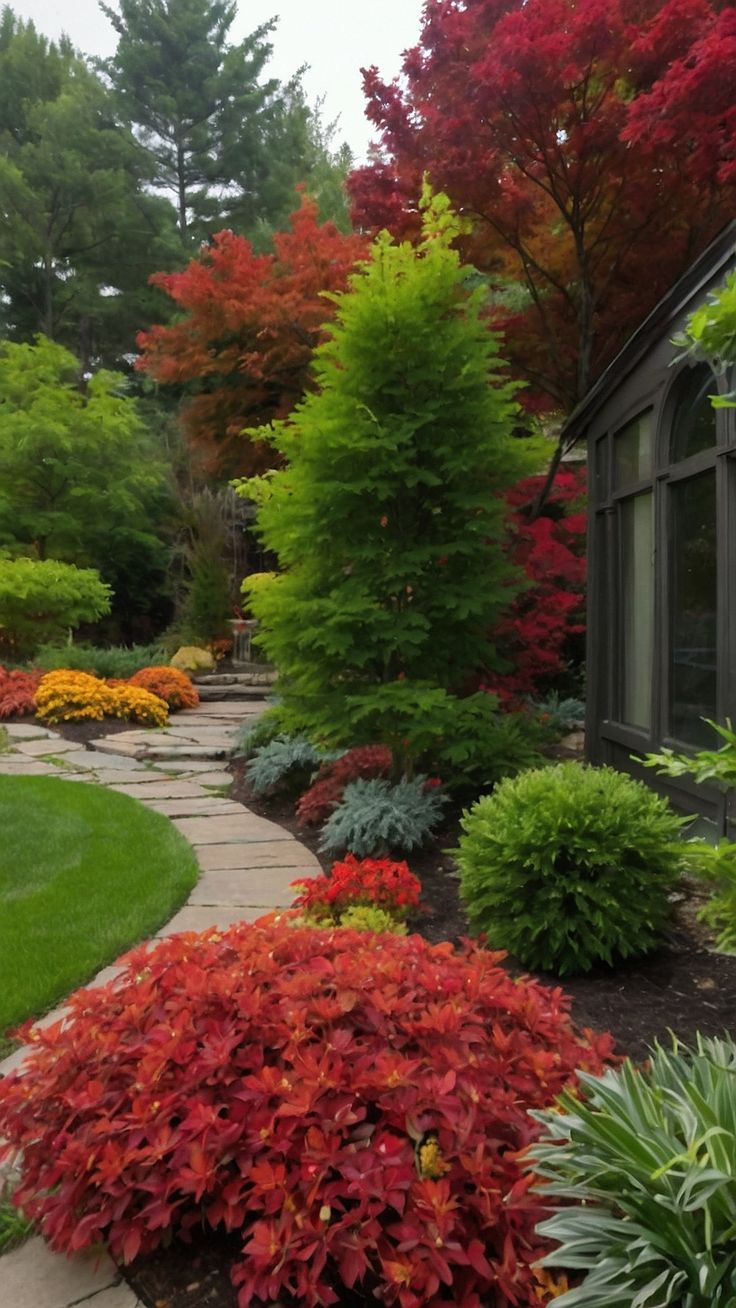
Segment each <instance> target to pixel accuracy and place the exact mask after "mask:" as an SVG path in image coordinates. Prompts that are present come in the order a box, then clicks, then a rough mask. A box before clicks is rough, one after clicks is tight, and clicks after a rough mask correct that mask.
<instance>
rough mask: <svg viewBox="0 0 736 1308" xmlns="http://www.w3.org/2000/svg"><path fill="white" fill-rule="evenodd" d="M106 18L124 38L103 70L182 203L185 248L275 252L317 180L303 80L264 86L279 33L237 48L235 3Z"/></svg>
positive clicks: (188, 2) (165, 6)
mask: <svg viewBox="0 0 736 1308" xmlns="http://www.w3.org/2000/svg"><path fill="white" fill-rule="evenodd" d="M100 7H101V9H102V10H103V12H104V13H105V14H106V15H107V17H108V18H109V19H110V21H111V23H112V24H113V26H114V28H115V30H116V32H117V34H118V38H119V39H118V46H117V50H116V52H115V55H114V56H113V57H112V59H109V60H108V61H107V62H106V63H105V64H104V65H103V66H104V68H105V71H106V72H107V74H108V76H109V78H110V82H111V85H112V86H113V88H114V90H115V91H116V93H117V96H118V100H119V103H120V105H121V107H122V111H123V113H124V114H125V116H126V118H127V121H128V122H130V123H131V124H132V125H133V127H134V128H135V130H136V132H137V134H138V136H139V139H140V141H141V143H142V144H143V145H144V146H145V148H146V150H147V151H148V152H149V153H150V155H151V158H152V160H153V166H154V172H155V179H156V185H157V186H158V187H159V188H161V189H162V190H164V191H166V192H167V193H168V194H171V195H173V196H175V199H176V209H177V215H178V226H179V233H180V236H181V238H182V240H183V241H185V242H187V241H189V242H194V241H196V240H201V239H203V238H206V237H208V236H211V235H212V234H213V233H214V232H216V231H219V230H220V229H221V228H223V227H231V228H233V229H234V230H236V231H238V232H240V233H242V234H245V235H248V236H253V237H255V238H258V237H259V236H260V237H261V243H263V241H264V240H265V239H266V237H267V236H268V234H269V233H270V231H271V230H273V229H275V228H278V227H279V226H281V225H282V224H283V222H284V220H285V218H286V216H287V215H288V213H289V212H290V210H291V209H292V208H293V200H294V194H293V192H294V186H295V185H296V183H298V182H300V181H308V180H309V176H308V174H309V171H310V162H309V158H308V156H309V154H310V151H312V152H313V151H314V147H315V140H316V137H315V131H314V129H313V125H312V117H313V115H312V113H311V111H310V110H309V108H308V106H307V104H306V101H305V98H304V93H303V90H302V87H301V82H300V74H299V73H297V74H296V76H295V77H294V78H293V79H292V80H291V81H290V82H289V83H288V84H286V85H285V86H283V85H281V84H280V83H279V82H278V81H277V80H276V79H274V78H266V77H264V73H265V69H266V65H267V63H268V60H269V58H270V55H271V50H272V47H271V44H270V41H269V37H270V35H271V33H272V32H273V30H274V27H275V21H272V22H269V23H263V24H262V25H261V26H260V27H258V28H256V29H255V31H253V32H251V34H250V35H249V36H247V37H245V39H244V40H243V41H241V42H240V43H239V44H237V45H234V44H230V43H229V42H228V34H229V32H230V28H231V26H232V23H233V20H234V18H235V13H236V5H235V2H234V0H148V2H147V3H146V4H145V5H143V4H141V3H140V0H119V4H118V7H117V8H112V7H111V6H110V5H107V4H104V3H102V2H101V4H100ZM319 162H320V164H322V165H323V164H324V162H325V157H324V152H322V153H320V156H319ZM330 216H331V215H330Z"/></svg>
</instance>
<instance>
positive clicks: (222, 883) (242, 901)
mask: <svg viewBox="0 0 736 1308" xmlns="http://www.w3.org/2000/svg"><path fill="white" fill-rule="evenodd" d="M298 877H299V873H298V872H297V870H296V868H293V867H288V868H283V867H279V868H252V869H250V870H249V871H247V872H240V871H236V870H235V869H233V868H231V869H227V870H226V869H223V870H221V871H219V872H205V873H204V874H203V875H202V876H201V877H200V879H199V881H198V882H197V884H196V886H195V887H194V890H193V891H192V893H191V895H190V896H189V901H188V903H189V905H191V906H196V905H198V904H201V905H203V906H204V905H209V906H212V905H215V906H216V905H233V904H236V905H244V906H247V907H257V906H258V905H261V906H263V907H267V908H288V907H289V906H290V905H291V904H292V903H293V900H294V896H295V894H296V891H295V890H294V889H293V888H292V886H291V882H292V881H295V880H297V879H298Z"/></svg>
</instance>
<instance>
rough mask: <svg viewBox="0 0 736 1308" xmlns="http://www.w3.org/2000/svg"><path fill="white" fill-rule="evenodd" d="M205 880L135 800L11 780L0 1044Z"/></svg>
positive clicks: (1, 794)
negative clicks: (10, 1031) (8, 1031)
mask: <svg viewBox="0 0 736 1308" xmlns="http://www.w3.org/2000/svg"><path fill="white" fill-rule="evenodd" d="M196 879H197V864H196V860H195V857H194V854H193V852H192V850H191V848H190V846H189V845H188V844H187V842H186V841H185V840H184V838H183V836H181V835H180V834H179V832H178V831H177V830H176V828H175V827H174V826H173V825H172V824H171V822H169V820H168V818H165V817H162V816H161V814H160V813H152V812H151V811H150V810H149V809H147V808H144V807H143V805H142V804H139V803H138V802H137V801H136V800H134V799H129V798H128V797H127V795H118V794H116V793H115V791H112V790H106V789H103V788H102V787H101V786H94V785H85V784H83V783H80V782H70V781H61V780H58V779H57V778H55V777H8V776H0V1037H2V1034H3V1032H4V1031H5V1030H6V1029H7V1027H9V1026H13V1025H15V1024H16V1023H18V1022H20V1021H22V1020H23V1019H24V1018H26V1017H29V1016H38V1015H40V1014H42V1013H43V1012H45V1011H46V1010H47V1009H49V1008H51V1007H53V1005H54V1004H55V1003H56V1002H57V1001H58V1000H59V999H62V998H63V997H64V996H65V995H66V994H67V993H68V992H69V991H70V990H73V989H74V987H75V986H78V985H83V984H84V983H85V982H87V981H89V980H90V979H91V977H93V976H94V974H95V972H96V971H97V970H98V969H99V968H101V967H104V966H105V965H106V964H107V963H110V962H112V961H113V960H114V959H115V958H117V956H118V955H119V954H120V953H121V952H122V951H123V950H124V949H126V948H128V947H130V946H131V945H134V944H136V943H137V942H138V941H139V940H142V939H144V938H145V937H146V936H148V935H150V934H151V933H152V932H153V931H155V930H156V928H157V927H159V926H160V925H161V924H162V923H163V922H165V921H167V919H168V918H169V917H170V916H171V914H172V913H173V911H174V910H175V909H176V908H177V907H178V906H179V905H180V904H181V903H183V902H184V900H185V899H186V897H187V895H188V893H189V891H190V889H191V887H192V886H193V885H194V883H195V881H196Z"/></svg>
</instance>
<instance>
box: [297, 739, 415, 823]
mask: <svg viewBox="0 0 736 1308" xmlns="http://www.w3.org/2000/svg"><path fill="white" fill-rule="evenodd" d="M392 767H393V756H392V754H391V750H390V749H387V748H386V746H385V745H359V746H358V747H357V748H356V749H349V750H348V752H347V754H343V756H342V758H339V759H337V760H336V761H335V762H334V763H323V765H322V767H321V768H320V770H319V772H318V773H317V776H316V779H315V781H314V782H313V784H312V785H311V786H310V787H309V790H305V792H304V794H303V795H302V797H301V799H300V800H299V803H298V804H297V806H296V815H297V819H298V821H299V825H300V826H302V827H309V826H320V825H321V823H322V822H325V821H326V820H327V818H328V817H329V816H330V813H331V812H332V810H333V808H335V807H336V806H337V805H338V804H339V803H340V800H341V799H342V795H343V791H344V789H345V787H346V786H347V785H349V784H350V782H351V781H358V780H359V779H361V778H363V779H365V780H366V781H368V780H370V778H371V777H387V776H388V775H389V773H390V771H391V768H392Z"/></svg>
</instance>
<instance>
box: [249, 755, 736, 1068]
mask: <svg viewBox="0 0 736 1308" xmlns="http://www.w3.org/2000/svg"><path fill="white" fill-rule="evenodd" d="M231 771H232V772H233V775H234V783H233V789H232V797H233V798H234V799H237V800H239V801H240V802H241V803H243V804H247V806H248V808H250V809H252V810H253V812H255V813H258V814H260V815H261V816H263V817H267V818H269V819H270V820H271V821H272V822H278V823H279V825H280V826H283V827H285V828H286V830H288V831H290V832H292V833H293V834H294V835H295V836H296V837H297V839H298V840H301V841H302V842H303V843H304V844H305V845H306V846H307V848H308V849H310V850H312V851H313V852H314V853H315V854H316V855H317V857H318V858H319V859H320V862H321V864H322V866H323V868H324V869H325V871H329V868H330V866H331V864H332V862H333V861H334V860H332V859H328V858H325V857H324V856H323V855H321V854H320V853H319V850H318V849H317V835H316V834H315V833H314V832H313V831H310V829H309V828H304V827H300V826H299V825H298V824H297V822H296V819H295V817H294V803H293V801H289V800H285V799H283V798H281V799H279V798H275V799H263V798H261V797H256V796H254V795H253V794H252V793H251V792H250V791H249V790H248V786H247V782H246V781H245V777H244V764H243V763H242V762H241V761H240V760H238V759H236V760H234V761H233V763H232V764H231ZM458 834H459V825H458V823H457V822H455V823H454V824H448V825H447V826H446V827H445V828H444V829H443V830H442V831H440V832H439V834H438V836H437V838H436V840H435V841H434V842H433V844H432V846H431V847H429V848H428V849H427V850H423V851H422V852H421V853H419V854H416V855H412V856H410V857H409V858H408V859H407V861H408V863H409V866H410V867H411V869H412V871H413V872H414V873H415V874H416V875H417V876H418V877H419V879H420V881H421V883H422V912H421V914H420V915H419V916H417V917H416V918H414V919H413V920H412V921H411V923H410V926H411V929H412V930H414V931H418V932H419V934H420V935H422V936H424V937H425V938H426V939H427V940H431V941H440V940H452V941H457V940H458V939H459V938H460V937H461V936H464V935H468V934H469V931H468V924H467V918H466V916H465V912H464V909H463V906H462V903H461V902H460V896H459V888H458V880H457V875H456V873H455V868H454V864H453V860H452V857H451V856H450V855H448V854H447V853H446V851H447V850H448V849H452V848H454V846H455V845H456V844H457V839H458ZM702 902H703V901H702V899H700V898H699V896H698V894H697V890H696V889H695V888H694V887H691V886H689V885H686V886H685V887H684V888H683V898H682V900H681V901H679V902H678V903H677V904H676V906H675V912H674V916H673V922H672V927H671V930H670V932H669V935H668V938H667V939H666V941H665V942H664V944H663V945H662V948H661V949H658V950H657V952H656V953H654V954H651V955H649V957H648V958H645V959H641V960H639V961H636V962H630V963H626V964H622V965H621V966H619V967H617V968H615V969H609V968H605V967H603V968H597V969H596V970H595V971H593V972H591V973H589V974H588V975H587V976H582V977H568V978H566V979H565V980H564V982H562V983H560V981H559V980H558V978H557V977H553V976H546V975H544V974H541V973H540V974H537V975H538V976H539V980H541V981H544V982H545V984H547V985H552V986H556V985H560V984H562V986H563V989H564V990H565V991H566V992H567V993H568V994H569V995H572V998H573V1001H574V1004H573V1015H574V1017H575V1020H576V1022H577V1024H578V1026H590V1027H593V1028H595V1029H596V1030H598V1031H610V1032H611V1033H612V1034H613V1036H614V1037H615V1039H616V1042H617V1045H618V1047H619V1049H620V1051H621V1052H622V1053H627V1054H630V1055H631V1056H632V1058H643V1057H645V1056H646V1053H647V1050H648V1049H649V1048H650V1047H651V1046H652V1045H653V1044H654V1042H655V1041H657V1040H659V1041H667V1039H668V1036H669V1032H670V1031H673V1032H674V1033H675V1034H676V1035H677V1036H679V1037H680V1039H682V1040H684V1041H686V1042H691V1041H692V1040H693V1039H694V1037H695V1033H696V1032H697V1031H700V1032H701V1034H702V1035H722V1034H723V1032H724V1030H727V1029H729V1028H731V1029H733V1021H734V1016H733V1015H734V1013H735V1012H736V956H731V955H728V954H719V953H716V952H715V950H714V947H713V937H712V935H711V934H710V933H709V932H708V930H707V929H706V928H705V927H704V926H702V925H701V924H700V923H698V922H697V920H696V912H697V908H698V907H699V906H700V904H701V903H702ZM508 966H509V969H510V970H511V971H512V972H514V973H515V974H517V975H521V972H522V969H521V968H519V967H518V966H515V965H514V961H513V959H509V961H508Z"/></svg>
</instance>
